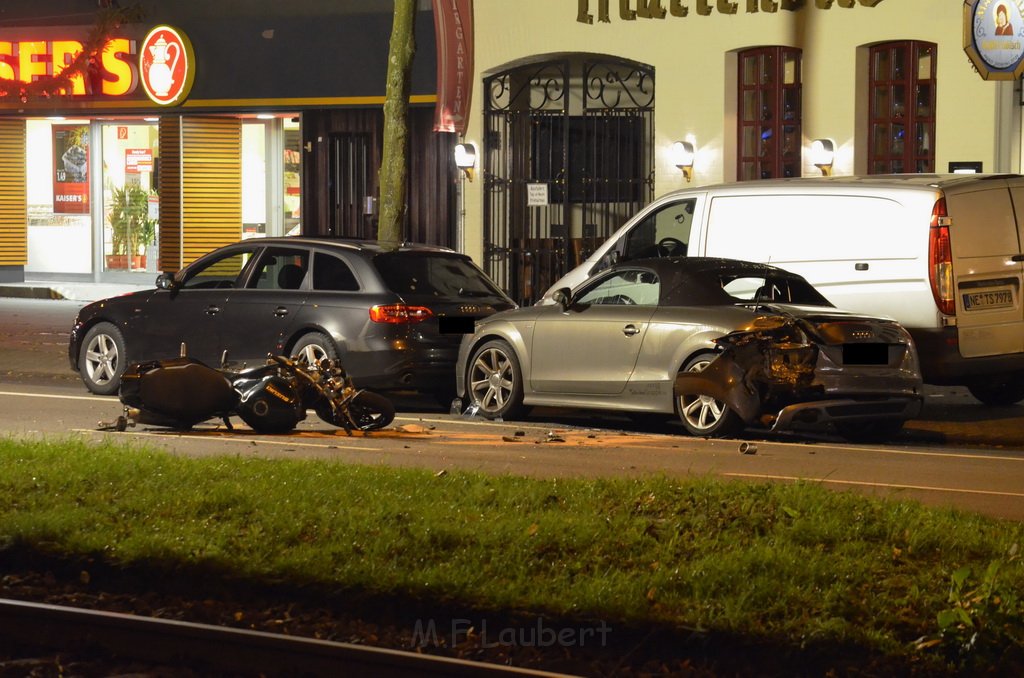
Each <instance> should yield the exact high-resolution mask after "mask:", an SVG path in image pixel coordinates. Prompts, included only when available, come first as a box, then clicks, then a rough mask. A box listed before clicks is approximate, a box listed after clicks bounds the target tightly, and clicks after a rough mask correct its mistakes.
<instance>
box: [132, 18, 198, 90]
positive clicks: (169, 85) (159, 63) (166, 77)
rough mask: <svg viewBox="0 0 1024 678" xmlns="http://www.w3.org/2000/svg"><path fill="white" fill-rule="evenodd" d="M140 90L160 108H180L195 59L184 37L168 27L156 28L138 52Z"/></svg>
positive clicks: (190, 79)
mask: <svg viewBox="0 0 1024 678" xmlns="http://www.w3.org/2000/svg"><path fill="white" fill-rule="evenodd" d="M139 53H140V55H141V59H140V61H139V64H140V69H139V70H140V75H141V77H142V87H143V88H144V89H145V90H146V94H148V95H149V98H150V99H151V100H152V101H153V102H154V103H157V104H160V105H161V106H168V105H171V104H180V103H181V102H183V101H184V100H185V97H187V96H188V93H189V90H190V89H192V80H193V78H194V77H195V55H194V54H193V53H192V43H190V42H189V40H188V38H187V37H185V34H184V33H182V32H180V31H178V30H177V29H175V28H171V27H170V26H157V27H156V28H154V29H153V30H151V31H150V32H149V35H147V36H146V39H145V40H143V41H142V47H141V48H140V49H139Z"/></svg>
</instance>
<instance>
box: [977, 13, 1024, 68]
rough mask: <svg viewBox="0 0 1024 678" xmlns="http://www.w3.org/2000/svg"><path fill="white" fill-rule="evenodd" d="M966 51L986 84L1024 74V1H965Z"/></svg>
mask: <svg viewBox="0 0 1024 678" xmlns="http://www.w3.org/2000/svg"><path fill="white" fill-rule="evenodd" d="M964 51H965V52H967V56H968V57H970V59H971V62H972V63H973V64H974V67H975V68H977V69H978V73H980V74H981V77H982V78H984V79H985V80H1016V79H1018V78H1020V77H1021V74H1022V73H1024V0H964Z"/></svg>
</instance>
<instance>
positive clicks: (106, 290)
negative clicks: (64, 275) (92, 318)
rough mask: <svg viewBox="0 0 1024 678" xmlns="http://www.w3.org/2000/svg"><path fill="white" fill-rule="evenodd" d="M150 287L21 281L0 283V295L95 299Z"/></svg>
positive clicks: (149, 287)
mask: <svg viewBox="0 0 1024 678" xmlns="http://www.w3.org/2000/svg"><path fill="white" fill-rule="evenodd" d="M151 289H153V285H152V284H147V285H135V284H132V283H76V282H48V281H45V282H44V281H35V282H33V281H26V282H23V283H0V297H17V298H20V299H67V300H69V301H96V300H98V299H106V298H107V297H116V296H118V295H121V294H127V293H129V292H138V291H139V290H151Z"/></svg>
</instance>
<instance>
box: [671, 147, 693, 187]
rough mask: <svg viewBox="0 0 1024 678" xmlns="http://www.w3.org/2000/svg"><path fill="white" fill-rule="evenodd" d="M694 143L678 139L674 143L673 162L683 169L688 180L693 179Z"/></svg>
mask: <svg viewBox="0 0 1024 678" xmlns="http://www.w3.org/2000/svg"><path fill="white" fill-rule="evenodd" d="M694 155H696V151H694V150H693V144H691V143H690V142H689V141H677V142H675V143H674V144H672V164H673V165H675V166H676V167H678V168H679V169H681V170H682V171H683V176H684V177H686V180H687V181H693V156H694Z"/></svg>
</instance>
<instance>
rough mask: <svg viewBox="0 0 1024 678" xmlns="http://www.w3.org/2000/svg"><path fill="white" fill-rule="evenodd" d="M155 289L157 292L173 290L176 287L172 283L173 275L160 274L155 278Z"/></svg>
mask: <svg viewBox="0 0 1024 678" xmlns="http://www.w3.org/2000/svg"><path fill="white" fill-rule="evenodd" d="M156 288H157V289H158V290H174V289H177V285H175V283H174V274H173V273H161V274H160V275H158V276H157V277H156Z"/></svg>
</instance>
